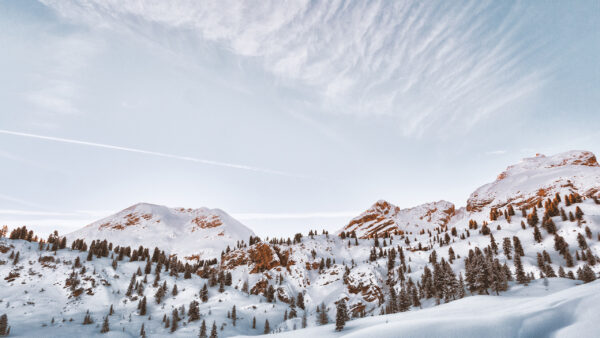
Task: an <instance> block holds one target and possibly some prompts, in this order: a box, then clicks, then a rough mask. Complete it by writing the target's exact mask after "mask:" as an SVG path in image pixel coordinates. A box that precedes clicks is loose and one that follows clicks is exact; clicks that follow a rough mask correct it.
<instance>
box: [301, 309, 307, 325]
mask: <svg viewBox="0 0 600 338" xmlns="http://www.w3.org/2000/svg"><path fill="white" fill-rule="evenodd" d="M306 325H307V322H306V311H304V312H303V313H302V328H303V329H305V328H306Z"/></svg>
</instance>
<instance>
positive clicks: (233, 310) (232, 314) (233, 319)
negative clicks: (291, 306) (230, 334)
mask: <svg viewBox="0 0 600 338" xmlns="http://www.w3.org/2000/svg"><path fill="white" fill-rule="evenodd" d="M286 311H287V310H286ZM286 313H287V312H286ZM236 320H237V312H236V311H235V305H234V306H233V307H232V308H231V323H232V324H233V326H235V321H236Z"/></svg>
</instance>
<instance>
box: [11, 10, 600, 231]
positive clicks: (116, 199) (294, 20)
mask: <svg viewBox="0 0 600 338" xmlns="http://www.w3.org/2000/svg"><path fill="white" fill-rule="evenodd" d="M599 6H600V5H599V4H598V2H597V1H575V2H568V3H567V2H553V3H544V4H542V3H540V2H519V1H515V2H501V3H500V2H493V1H484V2H482V1H461V2H452V3H450V2H442V1H434V2H428V3H423V2H416V1H415V2H411V1H408V2H403V3H400V2H388V1H335V2H334V1H331V2H309V1H295V2H288V3H286V4H285V6H283V5H282V4H281V3H280V2H277V1H261V2H235V1H232V2H230V1H203V2H193V1H170V2H164V1H145V2H143V3H140V2H137V1H129V0H125V1H123V0H121V1H117V0H102V1H100V0H85V1H82V0H79V1H75V0H41V1H34V0H4V1H0V45H1V46H3V47H4V48H3V53H0V74H1V76H2V81H0V102H2V109H1V112H0V187H2V189H1V190H0V224H8V225H9V226H17V225H22V224H26V225H28V226H30V227H32V228H33V229H35V230H36V232H37V233H41V234H44V233H48V232H50V231H52V230H54V229H58V230H59V231H61V232H63V233H65V232H69V231H72V230H75V229H77V228H79V227H82V226H84V225H86V224H88V223H89V222H91V221H94V220H97V219H99V218H101V217H104V216H108V215H109V214H112V213H114V212H117V211H119V210H121V209H123V208H125V207H128V206H130V205H132V204H135V203H138V202H148V203H155V204H161V205H167V206H171V207H179V206H182V207H192V208H195V207H201V206H206V207H211V208H220V209H223V210H225V211H226V212H228V213H230V214H231V215H232V216H234V217H236V218H238V219H239V220H240V221H241V222H242V223H244V224H246V225H248V226H249V227H250V228H252V229H253V230H254V231H255V232H256V233H257V234H258V235H261V236H264V235H277V236H279V235H289V234H293V233H295V232H306V231H308V229H315V228H317V229H321V228H326V229H329V230H335V229H337V228H339V227H340V226H341V225H342V224H343V223H344V222H346V221H347V220H349V219H350V218H351V217H353V216H355V215H356V214H358V213H360V212H361V211H363V210H364V209H366V208H368V207H369V206H370V205H371V204H373V203H374V202H375V201H376V200H379V199H385V200H388V201H390V202H392V203H394V204H397V205H399V206H401V207H403V208H404V207H411V206H414V205H417V204H420V203H424V202H429V201H436V200H440V199H445V200H448V201H451V202H453V203H455V204H456V205H457V206H463V205H464V204H465V201H466V199H467V197H468V195H469V194H470V193H471V192H472V191H473V190H475V189H476V188H477V187H479V186H480V185H482V184H484V183H487V182H490V181H492V180H494V179H495V177H496V175H497V174H498V173H500V172H501V171H502V170H504V169H505V168H506V166H508V165H510V164H513V163H516V162H518V161H519V160H520V159H521V158H523V157H529V156H533V155H535V154H536V153H544V154H555V153H559V152H563V151H567V150H571V149H582V150H590V151H592V152H594V153H596V154H599V153H600V130H599V129H598V127H597V126H598V125H600V113H599V112H598V107H600V95H599V94H598V93H599V92H600V91H599V89H600V63H599V62H598V60H600V34H599V33H598V32H600V20H599V18H598V13H600V11H599V9H600V7H599Z"/></svg>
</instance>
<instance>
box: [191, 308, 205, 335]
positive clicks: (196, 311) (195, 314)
mask: <svg viewBox="0 0 600 338" xmlns="http://www.w3.org/2000/svg"><path fill="white" fill-rule="evenodd" d="M188 317H189V321H190V322H193V321H196V320H199V319H200V308H199V307H198V302H197V301H195V300H193V301H192V302H191V303H190V308H189V310H188ZM205 334H206V332H205Z"/></svg>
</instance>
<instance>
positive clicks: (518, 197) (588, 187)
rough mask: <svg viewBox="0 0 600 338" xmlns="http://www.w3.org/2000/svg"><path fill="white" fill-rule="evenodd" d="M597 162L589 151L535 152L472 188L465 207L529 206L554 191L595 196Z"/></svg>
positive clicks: (599, 186) (599, 180)
mask: <svg viewBox="0 0 600 338" xmlns="http://www.w3.org/2000/svg"><path fill="white" fill-rule="evenodd" d="M599 192H600V165H598V162H597V161H596V157H595V156H594V154H593V153H591V152H589V151H578V150H573V151H569V152H565V153H560V154H557V155H554V156H544V155H539V154H538V155H536V156H535V157H530V158H525V159H523V160H522V161H521V162H520V163H518V164H515V165H512V166H510V167H508V168H507V169H506V170H505V171H504V172H502V173H501V174H500V175H498V178H497V179H496V181H494V182H492V183H488V184H486V185H484V186H482V187H480V188H479V189H477V190H475V192H473V193H472V194H471V196H470V197H469V199H468V200H467V211H470V212H475V211H481V210H482V209H483V208H485V207H488V208H491V207H494V208H501V207H505V206H507V205H508V204H512V205H513V207H522V206H527V207H529V206H532V205H534V204H536V203H537V202H538V201H539V200H541V199H547V198H552V197H554V195H555V194H556V193H559V194H560V195H561V196H562V195H568V194H571V193H578V194H579V195H581V196H584V197H592V196H598V195H599Z"/></svg>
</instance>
